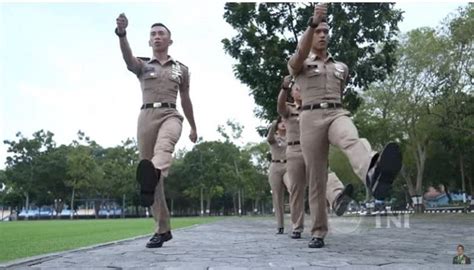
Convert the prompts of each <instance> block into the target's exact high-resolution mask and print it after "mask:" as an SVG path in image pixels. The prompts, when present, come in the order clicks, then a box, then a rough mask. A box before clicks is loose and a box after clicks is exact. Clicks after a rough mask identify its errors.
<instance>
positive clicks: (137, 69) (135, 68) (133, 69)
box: [127, 57, 143, 77]
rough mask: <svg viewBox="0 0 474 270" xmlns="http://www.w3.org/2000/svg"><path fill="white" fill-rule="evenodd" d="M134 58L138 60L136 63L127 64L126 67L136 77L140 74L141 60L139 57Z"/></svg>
mask: <svg viewBox="0 0 474 270" xmlns="http://www.w3.org/2000/svg"><path fill="white" fill-rule="evenodd" d="M136 59H137V61H138V65H137V66H134V65H127V69H128V70H130V71H131V72H133V73H134V74H135V75H137V77H138V76H140V74H141V72H142V67H143V60H142V59H140V58H139V57H136Z"/></svg>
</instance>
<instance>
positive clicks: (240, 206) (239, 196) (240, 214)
mask: <svg viewBox="0 0 474 270" xmlns="http://www.w3.org/2000/svg"><path fill="white" fill-rule="evenodd" d="M238 198H239V217H240V216H242V200H241V191H240V188H239V192H238Z"/></svg>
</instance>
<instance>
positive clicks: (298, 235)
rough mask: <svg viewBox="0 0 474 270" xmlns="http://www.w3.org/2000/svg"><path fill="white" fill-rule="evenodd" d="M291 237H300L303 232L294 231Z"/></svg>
mask: <svg viewBox="0 0 474 270" xmlns="http://www.w3.org/2000/svg"><path fill="white" fill-rule="evenodd" d="M290 237H291V238H293V239H300V238H301V233H300V232H292V233H291V236H290Z"/></svg>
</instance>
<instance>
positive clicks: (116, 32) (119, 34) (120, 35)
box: [115, 28, 127, 38]
mask: <svg viewBox="0 0 474 270" xmlns="http://www.w3.org/2000/svg"><path fill="white" fill-rule="evenodd" d="M115 34H116V35H117V36H118V37H121V38H122V37H124V36H126V35H127V31H125V30H124V31H123V33H119V32H118V28H115Z"/></svg>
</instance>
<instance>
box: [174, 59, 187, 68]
mask: <svg viewBox="0 0 474 270" xmlns="http://www.w3.org/2000/svg"><path fill="white" fill-rule="evenodd" d="M176 63H178V64H180V65H181V66H183V67H185V68H188V66H186V65H185V64H183V63H181V62H180V61H178V60H176Z"/></svg>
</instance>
